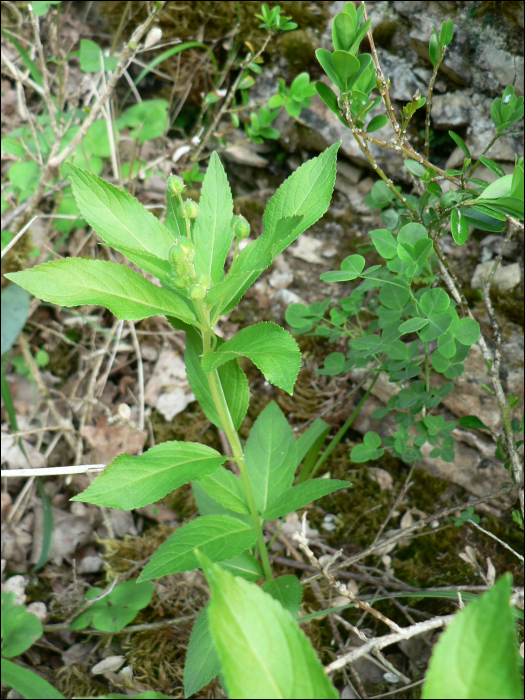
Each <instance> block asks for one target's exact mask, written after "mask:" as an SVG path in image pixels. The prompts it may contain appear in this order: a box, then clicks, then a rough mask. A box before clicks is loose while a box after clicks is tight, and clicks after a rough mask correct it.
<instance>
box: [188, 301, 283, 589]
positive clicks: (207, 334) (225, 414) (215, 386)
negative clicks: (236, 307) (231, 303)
mask: <svg viewBox="0 0 525 700" xmlns="http://www.w3.org/2000/svg"><path fill="white" fill-rule="evenodd" d="M196 306H200V304H196ZM202 344H203V351H204V354H205V355H207V354H208V353H210V352H211V331H209V330H206V331H204V332H203V334H202ZM208 383H209V385H210V391H211V395H212V397H213V402H214V404H215V408H216V409H217V413H218V415H219V418H220V420H221V424H222V427H223V430H224V432H225V434H226V437H227V439H228V443H229V445H230V447H231V450H232V454H233V459H234V460H235V462H236V463H237V466H238V467H239V472H240V474H241V478H242V482H243V484H244V490H245V492H246V499H247V501H248V508H249V509H250V514H251V516H252V519H253V525H254V530H255V532H256V534H257V544H258V546H259V551H260V553H261V563H262V567H263V570H264V576H265V578H266V580H267V581H273V574H272V568H271V566H270V560H269V558H268V551H267V549H266V543H265V541H264V535H263V531H262V527H261V520H260V518H259V514H258V512H257V506H256V505H255V499H254V497H253V491H252V487H251V484H250V478H249V476H248V471H247V469H246V462H245V461H244V453H243V450H242V445H241V441H240V440H239V436H238V434H237V431H236V430H235V426H234V425H233V420H232V417H231V413H230V409H229V408H228V404H227V402H226V397H225V396H224V391H223V388H222V384H221V381H220V379H219V375H218V373H217V370H216V369H214V370H212V371H211V372H209V373H208Z"/></svg>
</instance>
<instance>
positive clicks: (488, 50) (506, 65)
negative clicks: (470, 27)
mask: <svg viewBox="0 0 525 700" xmlns="http://www.w3.org/2000/svg"><path fill="white" fill-rule="evenodd" d="M477 63H478V65H479V67H480V68H481V69H482V70H485V71H487V75H486V79H487V81H488V82H490V81H491V80H493V81H494V82H495V83H497V85H499V88H500V90H501V91H503V90H504V89H505V88H506V87H507V85H513V86H514V90H515V92H516V95H523V56H515V55H513V54H511V53H509V52H508V51H503V50H502V49H497V48H496V47H495V46H493V45H492V44H487V45H486V46H484V47H483V51H482V53H481V55H480V56H479V58H478V60H477Z"/></svg>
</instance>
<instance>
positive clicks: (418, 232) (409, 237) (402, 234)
mask: <svg viewBox="0 0 525 700" xmlns="http://www.w3.org/2000/svg"><path fill="white" fill-rule="evenodd" d="M423 238H428V233H427V230H426V228H425V227H424V226H422V225H421V224H416V223H410V224H405V225H404V226H402V227H401V228H400V229H399V233H398V234H397V242H398V243H408V244H409V245H411V246H415V245H416V243H417V241H420V240H422V239H423Z"/></svg>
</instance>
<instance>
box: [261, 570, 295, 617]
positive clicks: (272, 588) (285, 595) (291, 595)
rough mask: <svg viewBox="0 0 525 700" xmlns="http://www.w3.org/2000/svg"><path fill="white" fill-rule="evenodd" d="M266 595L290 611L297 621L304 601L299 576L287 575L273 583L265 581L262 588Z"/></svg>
mask: <svg viewBox="0 0 525 700" xmlns="http://www.w3.org/2000/svg"><path fill="white" fill-rule="evenodd" d="M261 589H262V590H263V591H264V592H265V593H269V594H270V595H271V596H272V598H274V599H275V600H277V601H279V603H280V604H281V605H282V606H283V608H284V609H285V610H288V612H289V613H290V615H291V616H292V618H293V619H294V620H297V615H298V614H299V609H300V607H301V602H302V600H303V588H302V586H301V584H300V583H299V579H298V578H297V576H293V575H292V574H286V575H285V576H279V578H276V579H274V580H273V581H265V582H264V583H263V585H262V586H261Z"/></svg>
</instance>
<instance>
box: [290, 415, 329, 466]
mask: <svg viewBox="0 0 525 700" xmlns="http://www.w3.org/2000/svg"><path fill="white" fill-rule="evenodd" d="M330 429H331V426H330V425H329V423H326V422H325V421H324V420H323V419H322V418H316V419H315V420H314V422H313V423H312V425H311V426H310V427H309V428H308V429H307V430H306V431H305V432H304V433H303V434H302V435H301V437H300V438H299V439H298V440H297V442H296V445H297V464H296V466H299V464H300V463H301V462H302V461H303V459H304V458H305V457H306V455H307V454H308V452H309V451H310V449H311V448H312V447H313V446H314V445H315V443H316V442H317V441H318V440H319V439H320V438H321V437H323V438H324V437H326V436H327V435H328V433H329V432H330Z"/></svg>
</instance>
